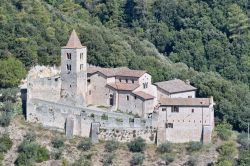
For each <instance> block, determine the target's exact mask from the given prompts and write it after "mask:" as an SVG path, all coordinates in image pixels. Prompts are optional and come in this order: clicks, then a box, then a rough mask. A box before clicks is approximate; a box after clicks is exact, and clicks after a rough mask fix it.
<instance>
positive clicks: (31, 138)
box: [24, 131, 36, 142]
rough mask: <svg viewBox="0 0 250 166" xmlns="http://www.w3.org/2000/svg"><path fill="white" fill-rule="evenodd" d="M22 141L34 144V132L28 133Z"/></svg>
mask: <svg viewBox="0 0 250 166" xmlns="http://www.w3.org/2000/svg"><path fill="white" fill-rule="evenodd" d="M24 140H25V141H27V142H34V141H35V140H36V133H35V132H34V131H29V132H27V133H26V135H25V136H24Z"/></svg>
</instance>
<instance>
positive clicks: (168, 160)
mask: <svg viewBox="0 0 250 166" xmlns="http://www.w3.org/2000/svg"><path fill="white" fill-rule="evenodd" d="M174 158H175V157H174V155H172V154H164V155H163V156H162V160H164V161H165V164H166V165H169V164H170V163H172V162H173V161H174Z"/></svg>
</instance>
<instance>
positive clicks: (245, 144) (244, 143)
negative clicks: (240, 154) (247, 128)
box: [237, 133, 250, 149]
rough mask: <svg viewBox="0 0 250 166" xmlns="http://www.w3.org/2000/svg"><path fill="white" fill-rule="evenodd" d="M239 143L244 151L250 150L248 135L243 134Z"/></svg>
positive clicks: (238, 139) (239, 138) (239, 137)
mask: <svg viewBox="0 0 250 166" xmlns="http://www.w3.org/2000/svg"><path fill="white" fill-rule="evenodd" d="M237 141H238V143H239V144H241V146H242V148H243V149H248V148H249V145H250V141H249V140H248V138H247V133H241V134H239V135H238V138H237Z"/></svg>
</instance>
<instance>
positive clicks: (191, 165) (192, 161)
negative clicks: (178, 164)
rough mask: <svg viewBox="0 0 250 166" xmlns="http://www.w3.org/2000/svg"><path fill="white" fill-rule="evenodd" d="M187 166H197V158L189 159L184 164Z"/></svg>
mask: <svg viewBox="0 0 250 166" xmlns="http://www.w3.org/2000/svg"><path fill="white" fill-rule="evenodd" d="M184 165H188V166H196V165H197V157H193V156H191V157H189V159H188V161H187V162H186V163H185V164H184Z"/></svg>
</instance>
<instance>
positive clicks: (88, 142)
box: [77, 138, 92, 150]
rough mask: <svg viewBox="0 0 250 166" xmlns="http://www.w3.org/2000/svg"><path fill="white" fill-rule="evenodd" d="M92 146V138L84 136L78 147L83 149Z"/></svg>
mask: <svg viewBox="0 0 250 166" xmlns="http://www.w3.org/2000/svg"><path fill="white" fill-rule="evenodd" d="M91 146H92V143H91V139H90V138H83V139H82V140H81V141H80V143H79V144H78V146H77V148H78V149H82V150H89V149H90V148H91Z"/></svg>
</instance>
